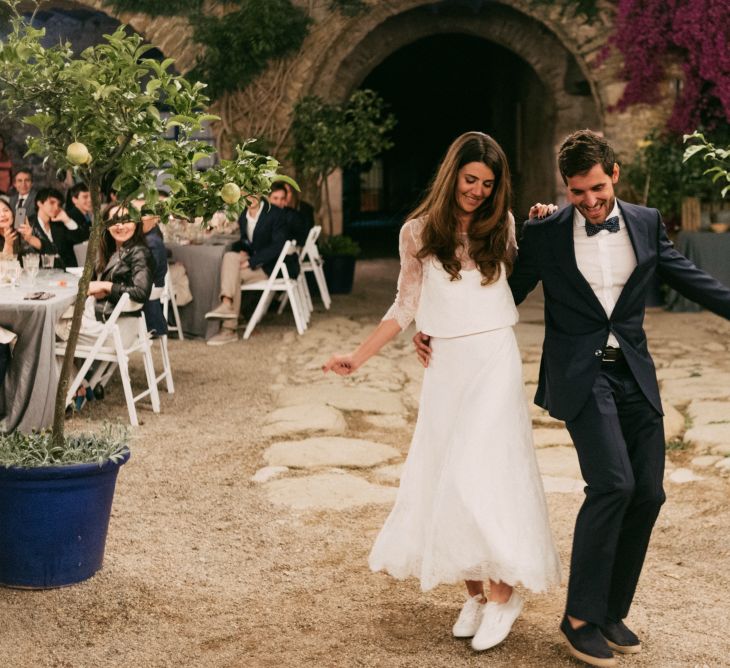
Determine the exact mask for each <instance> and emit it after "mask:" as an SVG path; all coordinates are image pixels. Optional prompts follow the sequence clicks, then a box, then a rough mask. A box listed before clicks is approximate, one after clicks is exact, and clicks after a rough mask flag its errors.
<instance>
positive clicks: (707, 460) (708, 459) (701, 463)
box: [690, 455, 722, 469]
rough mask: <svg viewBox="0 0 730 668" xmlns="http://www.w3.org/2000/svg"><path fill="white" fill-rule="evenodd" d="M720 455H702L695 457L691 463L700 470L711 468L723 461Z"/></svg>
mask: <svg viewBox="0 0 730 668" xmlns="http://www.w3.org/2000/svg"><path fill="white" fill-rule="evenodd" d="M721 460H722V457H721V456H720V455H700V456H699V457H693V458H692V461H691V462H690V463H691V464H692V466H696V467H697V468H699V469H704V468H709V467H710V466H714V465H715V464H717V462H719V461H721Z"/></svg>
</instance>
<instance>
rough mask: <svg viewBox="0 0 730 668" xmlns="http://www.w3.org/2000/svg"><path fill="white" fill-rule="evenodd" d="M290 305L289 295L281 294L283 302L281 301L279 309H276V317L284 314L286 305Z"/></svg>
mask: <svg viewBox="0 0 730 668" xmlns="http://www.w3.org/2000/svg"><path fill="white" fill-rule="evenodd" d="M288 303H289V295H288V294H286V292H282V293H281V300H280V301H279V308H278V309H276V315H281V314H282V313H284V309H285V308H286V305H287V304H288Z"/></svg>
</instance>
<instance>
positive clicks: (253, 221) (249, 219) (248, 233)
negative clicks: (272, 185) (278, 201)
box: [246, 204, 261, 243]
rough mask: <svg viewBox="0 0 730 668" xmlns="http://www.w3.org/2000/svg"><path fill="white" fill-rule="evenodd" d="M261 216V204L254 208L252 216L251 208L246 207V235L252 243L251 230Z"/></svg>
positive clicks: (254, 227)
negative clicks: (254, 211)
mask: <svg viewBox="0 0 730 668" xmlns="http://www.w3.org/2000/svg"><path fill="white" fill-rule="evenodd" d="M260 216H261V205H260V204H259V208H258V209H256V213H255V214H254V215H253V216H252V215H251V209H246V236H247V237H248V240H249V241H250V242H252V243H253V232H254V230H255V229H256V223H258V222H259V217H260Z"/></svg>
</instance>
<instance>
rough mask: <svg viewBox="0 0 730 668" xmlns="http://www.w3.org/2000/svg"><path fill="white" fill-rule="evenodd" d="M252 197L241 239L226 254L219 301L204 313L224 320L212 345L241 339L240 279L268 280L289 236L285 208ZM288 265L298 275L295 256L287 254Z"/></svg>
mask: <svg viewBox="0 0 730 668" xmlns="http://www.w3.org/2000/svg"><path fill="white" fill-rule="evenodd" d="M250 201H251V204H250V206H249V207H248V209H246V210H245V211H244V212H243V213H242V214H241V217H240V218H239V219H238V225H239V228H240V231H241V240H240V241H239V242H236V244H234V248H233V251H232V252H228V253H226V254H225V255H224V256H223V263H222V264H221V292H220V299H221V301H220V304H219V305H218V306H217V307H216V308H215V309H213V310H212V311H209V312H208V313H206V314H205V317H206V318H208V319H211V320H222V321H223V322H222V323H221V331H220V332H219V333H218V334H216V335H215V336H213V337H212V338H210V339H209V340H208V341H207V344H208V345H209V346H220V345H225V344H226V343H233V342H234V341H237V340H238V335H237V327H238V316H239V313H240V310H241V283H249V282H253V281H261V280H266V279H267V278H268V277H269V275H270V274H271V272H272V271H273V269H274V266H275V265H276V261H277V259H278V258H279V255H280V253H281V249H282V248H284V244H285V243H286V241H287V239H288V230H287V220H286V216H285V214H284V211H283V210H282V209H281V208H280V207H279V206H275V205H273V204H271V203H269V202H267V201H266V200H262V199H253V198H250ZM290 263H291V264H290ZM287 269H288V271H289V274H290V276H291V277H292V278H296V277H297V276H298V275H299V263H298V260H297V259H296V258H295V257H294V256H291V259H290V258H289V257H288V258H287Z"/></svg>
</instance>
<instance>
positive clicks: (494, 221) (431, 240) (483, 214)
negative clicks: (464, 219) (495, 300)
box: [408, 132, 513, 285]
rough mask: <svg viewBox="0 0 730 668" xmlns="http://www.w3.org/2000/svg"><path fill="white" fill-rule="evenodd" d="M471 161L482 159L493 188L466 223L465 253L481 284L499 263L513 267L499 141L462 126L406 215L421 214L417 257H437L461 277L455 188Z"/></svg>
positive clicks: (507, 186) (496, 272)
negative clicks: (464, 130)
mask: <svg viewBox="0 0 730 668" xmlns="http://www.w3.org/2000/svg"><path fill="white" fill-rule="evenodd" d="M470 162H481V163H483V164H485V165H486V166H487V167H489V168H490V169H491V170H492V171H493V172H494V188H493V190H492V193H491V194H490V195H489V197H488V198H487V199H486V200H485V201H484V202H483V203H482V204H481V206H480V207H479V208H478V209H477V210H476V211H475V212H474V213H473V218H472V222H471V224H470V225H469V257H471V258H472V259H473V260H474V262H475V263H476V265H477V268H478V269H479V271H480V272H481V274H482V285H488V284H489V283H493V282H494V281H496V280H497V279H498V278H499V276H500V272H501V263H504V265H505V268H506V271H507V275H508V276H509V274H510V273H511V272H512V263H513V258H512V250H511V248H510V236H511V231H510V223H509V210H510V203H511V199H512V187H511V183H510V173H509V165H508V164H507V157H506V156H505V154H504V151H503V150H502V149H501V147H500V146H499V144H498V143H497V142H496V141H494V139H492V138H491V137H490V136H489V135H486V134H484V133H482V132H467V133H465V134H463V135H461V136H460V137H458V138H457V139H456V140H455V141H454V142H453V143H452V144H451V146H450V147H449V150H448V151H447V152H446V156H445V157H444V159H443V161H442V162H441V164H440V165H439V168H438V171H437V172H436V176H435V177H434V179H433V181H432V182H431V186H430V187H429V190H428V192H427V193H426V196H425V197H424V198H423V201H422V202H421V203H420V204H419V205H418V206H417V207H416V209H415V210H414V211H413V212H411V214H410V215H409V216H408V220H409V219H412V218H423V219H424V223H425V224H424V228H423V234H422V239H421V241H422V247H421V249H420V250H419V251H418V255H417V257H418V258H419V259H423V258H426V257H428V256H429V255H433V256H435V257H436V258H438V260H439V262H441V264H442V265H443V268H444V269H445V270H446V271H447V272H448V273H449V274H450V275H451V280H452V281H455V280H459V279H460V278H461V274H460V273H459V272H460V271H461V262H460V261H459V260H458V259H457V257H456V249H457V245H458V240H457V234H456V232H457V229H458V223H459V220H458V218H457V210H458V207H457V204H456V188H457V184H458V176H459V170H460V169H461V168H462V167H463V166H464V165H467V164H469V163H470Z"/></svg>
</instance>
